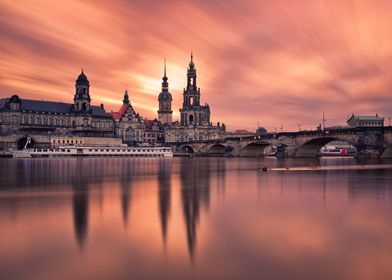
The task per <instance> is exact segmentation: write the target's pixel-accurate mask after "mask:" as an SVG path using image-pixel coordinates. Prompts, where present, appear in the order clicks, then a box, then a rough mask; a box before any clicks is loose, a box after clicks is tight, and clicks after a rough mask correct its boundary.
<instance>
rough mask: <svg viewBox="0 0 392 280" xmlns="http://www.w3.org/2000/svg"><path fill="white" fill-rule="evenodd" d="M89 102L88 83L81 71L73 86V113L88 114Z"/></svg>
mask: <svg viewBox="0 0 392 280" xmlns="http://www.w3.org/2000/svg"><path fill="white" fill-rule="evenodd" d="M90 102H91V98H90V82H89V81H88V79H87V76H86V75H85V74H84V73H83V69H82V73H80V75H79V77H78V78H77V80H76V84H75V97H74V111H75V112H80V113H87V112H89V111H90Z"/></svg>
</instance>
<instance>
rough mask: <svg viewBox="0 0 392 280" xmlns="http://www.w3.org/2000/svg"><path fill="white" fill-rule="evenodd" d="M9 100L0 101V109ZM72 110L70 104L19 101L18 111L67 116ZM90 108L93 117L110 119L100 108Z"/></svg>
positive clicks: (28, 100) (30, 100)
mask: <svg viewBox="0 0 392 280" xmlns="http://www.w3.org/2000/svg"><path fill="white" fill-rule="evenodd" d="M9 100H10V99H9V98H4V99H0V108H2V107H4V106H5V105H6V104H7V102H8V101H9ZM72 108H73V104H70V103H64V102H54V101H42V100H32V99H20V109H21V110H22V111H33V112H44V113H57V114H68V113H71V112H72ZM90 108H91V113H92V115H93V116H94V117H105V118H110V114H109V113H107V112H106V111H105V109H104V108H102V107H101V106H90Z"/></svg>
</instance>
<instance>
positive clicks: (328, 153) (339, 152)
mask: <svg viewBox="0 0 392 280" xmlns="http://www.w3.org/2000/svg"><path fill="white" fill-rule="evenodd" d="M355 155H356V150H355V149H354V148H346V147H328V146H326V147H323V148H321V150H320V156H321V157H349V156H355Z"/></svg>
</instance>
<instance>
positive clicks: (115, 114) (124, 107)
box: [111, 104, 129, 120]
mask: <svg viewBox="0 0 392 280" xmlns="http://www.w3.org/2000/svg"><path fill="white" fill-rule="evenodd" d="M128 106H129V104H123V105H121V107H120V110H119V111H118V112H112V113H111V115H112V118H113V120H117V119H121V118H122V117H123V116H124V114H125V112H126V111H127V109H128Z"/></svg>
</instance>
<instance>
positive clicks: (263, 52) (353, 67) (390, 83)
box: [0, 0, 392, 130]
mask: <svg viewBox="0 0 392 280" xmlns="http://www.w3.org/2000/svg"><path fill="white" fill-rule="evenodd" d="M0 26H1V28H0V97H6V96H10V95H12V94H15V93H16V94H19V96H20V97H21V98H32V99H44V100H58V101H64V102H72V99H73V94H74V83H75V79H76V77H77V75H78V74H79V72H80V69H81V68H83V69H84V71H85V73H86V75H87V76H88V78H89V80H90V84H91V91H90V92H91V95H92V99H93V103H95V104H100V103H104V104H105V106H106V109H107V110H117V109H118V108H119V106H120V104H121V100H122V95H123V92H124V89H125V88H128V90H129V91H130V97H131V102H132V104H133V105H134V107H135V109H136V110H137V111H139V112H140V113H141V114H142V115H143V116H145V117H148V118H153V117H155V116H156V110H157V95H158V93H159V92H160V87H161V85H160V83H161V78H162V71H163V58H164V57H167V62H168V66H167V68H168V69H167V71H168V77H169V83H170V84H169V85H170V91H171V93H172V94H173V98H174V104H173V109H174V112H175V116H174V119H177V118H178V109H179V108H180V106H181V103H182V88H184V87H185V84H186V76H185V75H186V67H187V64H188V62H189V54H190V52H191V51H193V52H194V56H195V63H196V68H197V71H198V85H199V87H201V92H202V103H204V102H207V103H209V104H210V106H211V112H212V121H213V122H217V121H220V122H224V123H226V124H227V125H228V128H229V130H234V129H238V128H247V129H250V130H254V129H255V128H256V126H257V121H259V122H260V125H261V126H265V127H266V128H268V129H269V130H274V127H278V128H279V127H280V125H281V123H282V122H283V126H284V129H285V130H297V129H298V124H301V127H302V128H303V129H312V128H315V127H316V125H318V124H319V123H320V122H321V118H322V112H323V111H325V112H326V119H327V125H334V124H341V123H345V121H346V118H347V116H348V115H351V114H352V113H356V114H376V113H379V114H380V115H382V116H384V117H386V118H387V117H392V109H391V107H392V44H391V35H392V1H389V0H367V1H365V0H362V1H355V0H347V1H332V0H331V1H321V0H320V1H317V0H311V1H310V0H308V1H305V0H286V1H285V0H282V1H270V0H252V1H250V0H249V1H247V0H246V1H235V0H233V1H231V0H221V1H210V0H203V1H174V0H172V1H170V0H167V1H158V0H153V1H147V0H135V1H126V0H112V1H104V0H94V1H77V0H67V1H64V0H56V1H50V0H39V1H36V0H29V1H18V0H14V1H6V0H0ZM386 123H387V124H388V120H386Z"/></svg>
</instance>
